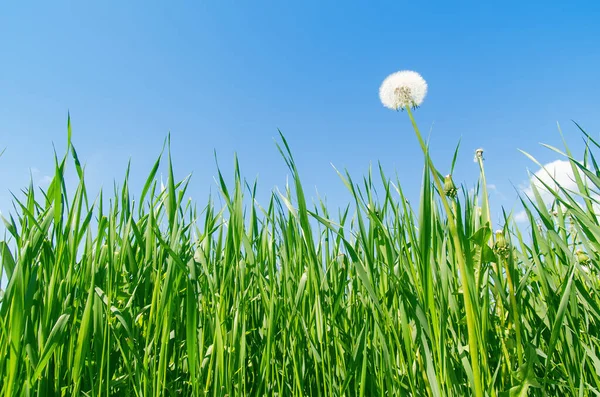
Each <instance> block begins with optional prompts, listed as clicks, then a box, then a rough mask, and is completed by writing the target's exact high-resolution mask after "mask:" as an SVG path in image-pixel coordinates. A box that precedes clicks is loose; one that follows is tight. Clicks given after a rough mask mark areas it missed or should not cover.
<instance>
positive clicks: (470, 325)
mask: <svg viewBox="0 0 600 397" xmlns="http://www.w3.org/2000/svg"><path fill="white" fill-rule="evenodd" d="M406 112H407V113H408V117H409V118H410V121H411V123H412V126H413V129H414V131H415V134H416V136H417V139H418V140H419V144H420V145H421V149H422V150H423V154H424V156H425V160H426V161H427V162H428V163H429V166H430V168H431V172H432V174H433V180H434V182H435V185H436V187H437V189H438V192H439V194H440V199H441V201H442V204H443V205H444V209H445V211H446V216H447V217H448V227H449V229H450V235H451V236H452V239H453V242H454V249H455V251H456V255H455V256H456V259H457V261H458V267H459V272H460V277H461V281H462V288H463V299H464V302H465V312H466V313H465V314H466V317H467V332H468V339H469V354H470V356H471V367H472V370H473V383H474V385H473V389H474V392H475V396H476V397H483V388H482V379H481V368H480V367H479V348H478V346H479V343H478V337H477V330H476V327H475V314H474V312H473V305H472V302H471V291H470V287H469V279H468V276H467V266H466V263H465V255H464V253H463V248H462V242H461V241H460V236H459V234H458V231H457V229H456V221H455V219H454V214H453V213H452V209H451V208H450V206H449V204H448V202H447V200H446V197H445V196H444V189H443V187H442V181H441V180H440V178H439V175H438V174H437V172H436V171H435V170H436V168H435V167H434V165H433V161H432V160H431V157H430V156H429V150H428V148H427V145H426V144H425V141H424V140H423V138H422V136H421V132H420V131H419V127H418V126H417V123H416V121H415V119H414V117H413V114H412V111H411V109H410V107H406Z"/></svg>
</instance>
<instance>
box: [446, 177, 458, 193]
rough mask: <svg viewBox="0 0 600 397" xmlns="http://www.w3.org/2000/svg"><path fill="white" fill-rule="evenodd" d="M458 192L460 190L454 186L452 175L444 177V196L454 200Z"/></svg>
mask: <svg viewBox="0 0 600 397" xmlns="http://www.w3.org/2000/svg"><path fill="white" fill-rule="evenodd" d="M457 192H458V189H457V188H456V185H454V181H453V180H452V175H450V174H448V175H446V176H445V177H444V194H445V195H446V197H450V198H454V197H456V193H457Z"/></svg>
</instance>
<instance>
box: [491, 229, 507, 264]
mask: <svg viewBox="0 0 600 397" xmlns="http://www.w3.org/2000/svg"><path fill="white" fill-rule="evenodd" d="M494 251H495V252H496V255H498V256H500V257H502V258H508V255H509V254H510V246H509V244H508V241H506V238H505V237H504V232H503V231H502V230H496V243H495V244H494Z"/></svg>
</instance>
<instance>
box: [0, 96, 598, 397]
mask: <svg viewBox="0 0 600 397" xmlns="http://www.w3.org/2000/svg"><path fill="white" fill-rule="evenodd" d="M406 115H408V116H409V120H410V121H411V122H412V125H413V127H414V131H415V136H416V137H417V141H418V142H419V143H420V148H421V150H422V152H423V159H424V162H423V165H424V169H423V177H422V184H421V187H420V189H421V195H420V201H419V202H418V203H415V205H412V204H410V203H409V202H408V201H407V200H406V197H405V196H404V194H403V190H402V187H401V185H400V184H399V183H398V182H397V181H396V180H394V179H391V178H389V177H388V176H387V175H386V174H385V171H384V170H383V169H376V170H374V171H372V172H369V173H368V174H367V175H366V176H363V177H360V178H359V179H353V178H352V176H351V175H349V174H347V173H345V172H343V171H340V173H339V176H340V183H343V184H345V186H346V187H347V188H348V190H349V192H350V196H349V197H352V202H350V203H349V204H348V207H346V208H341V209H334V210H332V209H330V208H327V206H326V205H325V204H324V203H323V202H320V201H316V204H314V203H313V204H309V203H310V202H311V199H310V198H308V197H307V196H306V195H305V193H304V189H303V185H302V182H301V171H302V170H299V169H297V167H296V163H295V162H294V158H293V156H292V150H291V149H290V147H289V146H288V144H287V142H286V140H285V138H284V136H283V135H281V137H280V139H279V145H278V148H279V150H280V152H281V156H282V158H283V159H284V160H285V164H287V166H288V168H289V172H290V175H291V183H290V184H289V186H288V187H287V189H285V191H283V192H273V193H272V194H271V196H270V199H269V200H268V201H267V202H264V203H258V202H257V201H256V200H255V196H256V192H257V191H258V189H259V188H258V187H257V185H256V184H254V183H249V182H247V181H246V180H245V179H244V177H243V175H242V173H241V170H240V167H239V166H238V165H237V162H236V166H235V172H234V175H233V178H232V180H233V183H229V184H227V183H226V182H225V180H228V179H229V176H225V177H224V176H223V175H221V173H220V172H219V173H218V176H217V181H218V184H217V185H218V189H219V192H220V198H219V199H215V198H210V199H208V200H206V201H204V202H202V203H201V204H200V205H197V204H196V203H194V202H192V201H190V200H188V199H187V197H188V195H187V194H186V189H187V187H188V183H189V179H188V178H186V179H184V180H182V181H177V180H175V179H174V177H173V169H172V162H171V158H170V152H169V142H168V140H167V141H166V144H165V148H164V152H163V153H162V154H161V155H160V157H159V158H158V159H157V160H156V163H155V165H154V167H153V168H152V169H151V170H150V172H149V175H148V178H147V181H146V183H145V185H144V187H143V189H142V191H141V192H130V189H129V177H128V173H129V172H128V170H127V172H126V174H125V175H126V176H125V178H124V180H122V182H121V183H119V184H117V185H118V186H117V187H115V189H114V192H111V193H110V194H109V193H107V192H106V191H105V192H103V193H101V194H100V195H98V196H96V197H90V196H89V195H88V192H87V190H86V183H85V175H84V170H83V168H82V166H81V161H80V160H79V158H78V156H77V152H76V149H75V147H74V145H73V144H72V141H71V126H70V123H69V126H68V137H69V139H68V147H67V151H66V154H65V155H64V156H59V157H56V169H55V175H54V177H53V180H52V182H51V183H50V186H49V187H48V188H47V189H44V190H41V189H38V188H37V187H34V186H33V184H31V185H30V186H29V187H28V188H26V189H24V190H23V192H22V194H21V195H15V201H14V202H15V210H14V211H13V212H12V213H11V214H10V215H7V214H4V217H5V218H4V222H5V227H6V234H5V236H4V241H2V242H0V254H1V263H2V270H1V272H2V273H3V275H4V277H6V279H7V280H8V284H7V285H6V286H5V290H4V291H2V292H1V295H0V383H1V385H0V393H2V395H5V396H14V395H40V396H44V395H48V396H51V395H84V396H100V395H111V396H112V395H122V396H162V395H169V396H173V395H177V396H179V395H181V396H205V395H206V396H263V395H266V396H355V395H356V396H407V395H411V396H436V397H437V396H467V395H473V396H477V397H482V396H492V397H496V396H498V397H499V396H558V395H565V396H594V395H600V357H599V356H600V353H599V349H600V339H599V336H600V332H599V329H598V326H599V325H600V324H599V321H600V297H599V296H598V293H599V289H600V279H599V277H598V276H599V273H598V271H599V270H600V269H599V267H598V264H599V261H598V260H599V256H598V255H599V254H598V252H600V245H599V243H598V241H599V239H600V222H599V219H598V215H597V204H598V202H597V198H598V195H597V192H598V191H600V168H599V167H598V164H597V162H596V159H595V157H594V152H595V151H596V150H598V148H600V146H599V145H598V143H597V142H596V141H594V140H593V139H592V138H591V137H590V136H588V135H587V134H586V133H585V132H584V131H583V130H581V134H582V135H583V136H584V138H585V140H586V142H587V146H586V150H585V153H583V155H582V156H574V155H572V154H571V152H570V151H569V149H568V147H566V146H565V148H564V149H561V150H559V149H555V148H549V149H550V150H555V151H557V152H559V153H561V154H562V155H564V156H565V158H566V159H569V161H570V163H571V165H572V169H573V173H574V175H575V176H576V182H577V186H578V189H577V191H569V190H566V189H563V188H562V187H560V186H559V187H558V188H557V189H556V188H555V186H543V188H545V189H547V190H548V191H550V192H551V193H552V194H553V195H554V198H555V200H554V203H553V204H552V205H551V206H550V207H548V206H547V204H546V203H545V202H544V201H543V200H542V197H541V194H540V191H539V189H540V184H539V183H534V184H532V194H531V195H530V196H526V195H522V204H523V206H524V207H525V210H526V213H527V218H528V221H527V222H525V224H519V225H517V224H516V223H515V222H514V220H513V219H512V215H511V214H510V213H504V222H503V228H502V229H500V230H497V231H495V230H492V226H491V225H492V219H491V218H492V217H491V213H492V209H491V208H490V205H489V200H488V193H487V189H486V179H485V170H484V161H483V158H482V157H481V156H479V157H478V166H479V169H480V177H479V180H478V181H471V186H475V189H468V188H466V187H464V186H462V185H460V184H459V185H458V186H457V185H455V182H454V181H453V180H452V177H451V176H446V177H445V176H444V174H452V169H450V170H444V171H445V172H444V173H441V172H440V171H438V169H437V168H435V165H434V164H433V162H432V161H431V158H430V157H429V153H428V150H427V145H426V143H425V142H424V141H423V139H422V137H421V134H420V132H419V130H418V127H417V124H416V123H415V120H414V118H413V112H412V110H411V108H410V107H407V108H406V109H405V112H403V113H401V114H400V115H399V117H400V118H401V119H403V121H406V122H408V121H407V120H406V119H404V117H405V116H406ZM414 143H415V146H414V148H415V149H417V148H418V147H417V146H416V142H414ZM448 155H449V158H450V159H453V161H452V164H454V163H455V161H456V158H457V156H458V155H459V150H458V148H457V150H456V151H455V152H454V153H448ZM460 155H463V154H462V153H460ZM577 158H580V159H582V160H576V159H577ZM165 165H166V167H167V169H168V170H169V172H168V179H167V182H166V185H165V186H162V187H161V183H160V181H159V180H158V178H157V172H158V170H159V169H160V167H162V166H165ZM2 166H6V165H2ZM67 167H69V169H71V170H74V171H75V172H76V173H77V175H78V176H79V183H78V185H77V186H76V189H73V191H74V193H73V192H71V191H70V189H69V188H68V186H66V182H65V177H64V176H65V173H66V170H67ZM542 183H543V182H542ZM68 193H70V194H68ZM219 201H220V202H222V203H224V205H223V206H222V207H221V206H218V205H217V204H216V203H217V202H219ZM496 212H498V209H495V213H496Z"/></svg>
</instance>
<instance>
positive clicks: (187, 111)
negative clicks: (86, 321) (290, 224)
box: [0, 0, 600, 213]
mask: <svg viewBox="0 0 600 397" xmlns="http://www.w3.org/2000/svg"><path fill="white" fill-rule="evenodd" d="M422 3H424V2H412V4H411V3H408V2H399V1H394V2H362V1H361V2H359V1H356V2H333V1H302V2H287V1H279V2H275V1H268V2H267V1H265V2H260V1H259V2H243V1H236V2H233V1H187V2H186V1H176V2H155V1H144V2H141V1H126V2H116V1H103V2H75V1H73V2H65V1H59V0H55V1H51V2H27V1H7V2H3V3H2V4H1V5H0V150H2V149H3V148H6V152H5V153H4V155H3V156H2V157H0V210H1V211H2V212H3V213H7V212H9V211H10V201H11V197H10V193H9V191H13V192H18V191H19V189H20V188H22V187H24V186H26V185H27V183H28V181H29V176H30V174H31V175H33V177H34V180H35V183H36V184H38V185H40V186H42V187H43V186H44V184H47V179H48V176H49V175H51V174H52V171H53V148H52V145H53V144H54V145H55V147H56V150H57V152H58V153H59V154H62V153H63V152H64V150H65V146H66V120H67V112H68V111H70V113H71V116H72V123H73V141H74V143H75V146H76V148H77V150H78V153H79V157H80V159H81V160H82V162H84V163H85V164H86V167H87V169H86V178H87V182H88V184H89V186H90V189H91V190H95V189H98V188H99V187H100V186H104V187H105V188H108V189H111V188H112V183H113V181H114V180H115V179H116V180H117V181H120V180H121V179H122V177H123V175H124V172H125V167H126V164H127V161H128V160H129V159H131V160H132V182H133V183H132V185H133V190H134V192H139V191H140V190H141V186H142V184H143V181H144V180H145V176H146V175H147V173H148V172H149V170H150V168H151V166H152V163H153V162H154V160H155V158H156V156H157V155H158V153H159V152H160V149H161V147H162V144H163V141H164V138H165V137H166V135H167V134H168V133H169V131H170V133H171V137H172V151H173V157H174V165H175V169H176V174H177V176H179V177H183V176H185V175H187V174H188V173H191V172H193V178H192V184H191V188H190V195H191V196H193V198H194V199H195V200H196V201H197V202H198V203H199V204H202V203H203V202H204V201H205V200H206V198H207V195H208V192H209V191H210V189H212V190H213V191H215V182H214V180H213V178H214V175H215V172H216V166H215V161H214V156H213V151H214V150H216V152H217V154H218V156H219V163H220V165H221V168H222V169H223V172H224V173H225V174H226V175H231V170H232V160H233V154H234V152H237V153H238V155H239V158H240V162H241V166H242V170H243V173H244V175H245V176H246V177H247V178H249V179H254V178H255V177H256V176H257V175H258V176H259V190H260V191H261V195H260V196H261V197H266V196H267V195H268V194H269V192H270V190H271V189H272V188H273V187H275V186H279V187H280V188H282V187H283V186H284V185H285V183H286V177H287V175H288V172H287V169H286V167H285V163H284V162H283V160H282V159H281V157H280V155H279V153H278V151H277V149H276V147H275V144H274V140H273V138H276V137H277V129H281V131H282V132H283V133H284V134H285V136H286V137H287V139H288V141H289V143H290V145H291V147H292V149H293V152H294V155H295V157H296V160H297V163H298V166H299V169H300V173H301V177H302V179H303V182H304V185H305V186H306V190H307V193H308V194H309V195H311V196H314V195H315V193H314V192H315V189H314V188H315V187H316V188H317V189H318V191H319V193H320V194H321V195H324V196H326V197H327V198H328V202H329V204H330V205H331V206H333V207H338V206H341V205H344V204H345V203H347V202H348V201H349V200H350V196H349V193H348V192H347V190H346V188H345V187H344V185H343V183H342V182H341V181H340V180H339V178H338V176H337V174H336V173H335V171H334V170H333V168H332V167H331V163H333V164H334V165H335V166H336V167H337V168H339V169H343V168H348V169H349V171H350V172H351V173H352V174H353V175H354V176H355V178H356V179H358V176H360V175H363V174H364V173H365V172H366V170H367V169H368V167H369V163H373V164H377V161H381V163H382V165H383V167H384V169H385V170H386V171H387V173H388V174H390V175H392V174H393V173H394V172H397V174H398V176H399V178H400V181H401V183H402V186H403V188H404V189H405V191H406V192H407V194H408V195H409V197H414V198H416V197H417V195H418V189H419V184H420V178H421V170H422V165H423V160H422V154H421V153H420V150H419V147H418V144H417V141H416V139H415V137H414V134H413V132H412V130H411V127H410V124H409V121H408V119H407V116H406V114H405V113H395V112H393V111H390V110H387V109H385V108H384V107H383V106H382V105H381V103H380V102H379V98H378V88H379V85H380V83H381V82H382V80H383V79H384V78H385V77H386V76H387V75H388V74H390V73H392V72H395V71H397V70H402V69H412V70H415V71H417V72H419V73H421V74H422V75H423V77H424V78H425V79H426V80H427V82H428V84H429V93H428V96H427V98H426V99H425V102H424V103H423V105H422V107H421V108H420V109H419V110H418V111H417V112H416V117H417V121H418V123H419V125H420V127H421V130H422V131H424V132H429V131H430V130H431V146H432V153H433V156H434V161H435V162H436V164H437V166H438V168H439V169H440V171H442V172H444V171H447V169H448V166H449V164H450V161H451V157H452V154H453V150H454V147H455V145H456V143H457V142H458V141H459V139H462V144H461V147H462V151H461V155H460V157H459V160H458V165H457V169H456V172H455V180H456V181H457V182H464V183H465V184H466V185H467V186H472V185H473V184H474V183H475V181H476V177H477V171H478V170H477V167H476V164H475V163H473V152H474V150H475V149H476V148H478V147H483V148H484V149H485V158H486V167H487V168H486V172H487V176H488V182H489V183H490V184H493V185H494V186H495V189H493V190H492V195H493V200H494V204H495V208H494V210H495V213H498V212H499V210H500V206H506V207H507V209H509V210H510V209H511V208H512V207H513V206H514V204H515V201H516V200H515V198H516V192H515V186H516V187H519V185H520V184H522V183H523V182H525V181H526V180H527V177H528V176H527V168H529V169H531V170H532V171H535V170H536V169H537V168H536V166H535V165H534V164H533V163H531V162H530V161H529V160H528V159H527V158H526V157H525V156H524V155H522V154H521V153H519V152H518V150H517V149H523V150H525V151H528V152H530V153H531V154H533V155H534V156H535V157H537V158H538V159H539V160H540V161H541V162H542V163H549V162H551V161H554V160H556V159H558V156H557V155H555V154H553V153H552V152H550V151H548V150H547V149H544V148H542V147H541V146H540V145H539V142H545V143H548V144H551V145H556V146H560V145H561V138H560V135H559V134H558V130H557V127H556V123H557V122H559V123H560V124H561V126H562V128H563V132H564V134H565V137H566V139H567V140H568V142H569V144H571V145H572V148H573V149H574V151H575V153H582V149H581V148H582V141H581V134H580V133H579V132H578V131H577V129H576V128H575V126H574V125H573V124H572V122H571V120H576V121H577V122H579V123H580V124H581V125H582V126H584V127H585V128H586V130H587V131H588V132H589V133H590V134H591V135H593V136H596V137H597V136H598V132H599V130H600V113H599V111H598V109H599V107H600V106H599V105H600V94H599V93H600V72H599V71H600V24H599V23H598V21H599V20H600V2H598V1H588V2H585V1H576V2H569V3H567V2H558V1H545V2H509V1H504V2H496V5H493V4H492V2H479V1H478V2H466V1H463V2H441V1H439V2H427V4H425V5H423V4H422ZM450 3H455V4H450ZM417 4H418V5H417Z"/></svg>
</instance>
